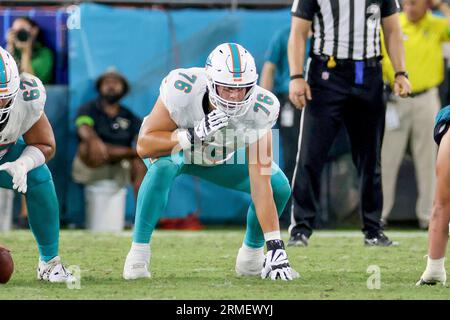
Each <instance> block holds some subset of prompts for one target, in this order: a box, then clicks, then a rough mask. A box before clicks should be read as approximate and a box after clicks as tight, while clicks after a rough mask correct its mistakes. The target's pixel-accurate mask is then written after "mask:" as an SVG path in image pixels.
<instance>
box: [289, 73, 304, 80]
mask: <svg viewBox="0 0 450 320" xmlns="http://www.w3.org/2000/svg"><path fill="white" fill-rule="evenodd" d="M290 79H291V80H295V79H303V73H299V74H293V75H292V76H290Z"/></svg>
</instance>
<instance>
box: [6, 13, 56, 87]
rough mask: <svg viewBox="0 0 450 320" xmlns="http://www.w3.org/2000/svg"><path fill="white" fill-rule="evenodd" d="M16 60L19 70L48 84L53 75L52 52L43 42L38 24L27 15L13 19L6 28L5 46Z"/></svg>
mask: <svg viewBox="0 0 450 320" xmlns="http://www.w3.org/2000/svg"><path fill="white" fill-rule="evenodd" d="M6 50H8V51H9V52H10V53H11V54H12V55H13V56H14V58H15V60H16V61H17V64H18V66H19V72H20V73H22V72H27V73H30V74H32V75H35V76H37V77H38V78H39V79H40V80H41V81H42V83H44V84H48V83H51V81H52V75H53V53H52V51H51V50H50V49H49V48H47V47H46V46H45V45H44V43H43V37H42V35H41V30H40V28H39V26H38V25H37V24H36V22H34V21H33V20H31V19H30V18H28V17H19V18H17V19H15V20H14V22H13V24H12V26H11V28H10V29H9V30H8V35H7V47H6Z"/></svg>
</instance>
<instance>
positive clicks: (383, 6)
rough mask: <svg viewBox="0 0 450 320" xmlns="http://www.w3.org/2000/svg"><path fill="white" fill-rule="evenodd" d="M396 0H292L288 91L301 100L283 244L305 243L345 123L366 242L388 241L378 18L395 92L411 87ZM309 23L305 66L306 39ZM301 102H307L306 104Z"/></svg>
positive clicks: (293, 98) (296, 102)
mask: <svg viewBox="0 0 450 320" xmlns="http://www.w3.org/2000/svg"><path fill="white" fill-rule="evenodd" d="M398 10H399V4H398V1H397V0H365V1H360V0H324V1H318V0H295V1H294V3H293V6H292V22H291V33H290V37H289V42H288V57H289V69H290V78H291V81H290V84H289V98H290V100H291V101H292V102H293V103H294V105H295V106H296V107H297V108H303V111H302V119H301V125H300V135H299V144H298V146H299V147H298V155H297V165H296V168H295V172H294V178H293V182H292V185H293V207H292V214H291V218H292V219H291V221H292V223H291V225H290V227H289V232H290V236H291V238H290V240H289V242H288V245H294V246H295V245H299V246H306V245H307V244H308V239H309V237H310V236H311V234H312V232H313V227H314V222H315V216H316V214H317V212H318V211H319V208H318V207H319V205H318V203H319V195H320V177H321V172H322V168H323V166H324V163H325V161H326V159H327V155H328V151H329V150H330V147H331V145H332V143H333V140H334V138H335V136H336V134H337V132H338V130H339V129H340V128H341V127H342V125H344V126H345V127H346V129H347V132H348V135H349V138H350V143H351V149H352V157H353V162H354V164H355V166H356V168H357V172H358V180H359V182H360V208H361V215H362V222H363V223H362V224H363V228H362V231H363V233H364V235H365V238H364V243H365V244H366V245H378V246H391V245H393V244H394V243H393V242H392V241H391V240H390V239H389V238H388V237H387V236H386V235H385V234H384V233H383V231H382V224H381V210H382V207H383V194H382V186H381V165H380V158H381V145H382V141H383V134H384V121H385V110H386V107H385V104H384V101H383V99H382V97H383V81H382V72H381V64H380V60H381V47H380V37H381V33H380V31H381V26H382V27H383V32H384V39H385V43H386V47H387V51H388V54H389V57H390V59H391V61H392V64H393V67H394V69H395V72H396V74H395V87H394V91H395V94H396V95H399V96H402V97H406V96H407V95H408V94H409V93H411V86H410V84H409V81H408V74H407V72H406V70H405V58H404V49H403V35H402V32H401V29H400V23H399V21H398ZM311 28H312V33H313V42H312V45H311V50H310V60H309V68H308V70H307V71H306V72H304V71H303V59H304V56H305V43H306V39H307V36H308V32H309V31H310V29H311ZM305 106H306V108H304V107H305Z"/></svg>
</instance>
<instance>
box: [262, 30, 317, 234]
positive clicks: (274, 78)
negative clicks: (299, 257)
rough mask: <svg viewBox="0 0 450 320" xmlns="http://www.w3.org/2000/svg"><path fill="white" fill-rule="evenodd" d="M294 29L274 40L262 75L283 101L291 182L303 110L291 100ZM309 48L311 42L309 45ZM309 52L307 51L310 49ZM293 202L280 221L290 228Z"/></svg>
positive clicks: (286, 160) (281, 119)
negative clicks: (289, 53)
mask: <svg viewBox="0 0 450 320" xmlns="http://www.w3.org/2000/svg"><path fill="white" fill-rule="evenodd" d="M290 30H291V27H290V26H287V27H285V28H283V29H281V30H279V31H278V32H277V33H276V34H275V36H274V37H273V38H272V40H271V42H270V44H269V48H268V49H267V51H266V56H265V62H264V66H263V69H262V72H261V81H260V86H261V87H263V88H264V89H267V90H269V91H272V92H273V93H275V95H276V96H277V98H278V100H280V116H279V117H278V120H277V127H278V128H279V130H280V138H281V143H282V148H283V160H284V161H283V164H282V165H281V167H282V168H283V171H284V173H285V174H286V177H287V178H288V179H289V181H291V180H292V176H293V175H294V168H295V158H296V156H297V143H298V134H299V129H300V116H301V110H299V109H297V108H295V107H294V106H293V105H292V103H291V102H290V101H289V81H290V79H289V63H288V57H287V44H288V39H289V33H290ZM307 45H308V46H309V42H308V44H307ZM307 53H308V49H307ZM307 55H308V54H306V55H305V56H307ZM290 201H291V200H289V202H288V203H287V205H286V207H285V208H284V212H283V214H282V216H281V217H280V221H281V223H282V224H284V225H286V226H287V225H289V216H290V214H289V212H290V210H291V202H290Z"/></svg>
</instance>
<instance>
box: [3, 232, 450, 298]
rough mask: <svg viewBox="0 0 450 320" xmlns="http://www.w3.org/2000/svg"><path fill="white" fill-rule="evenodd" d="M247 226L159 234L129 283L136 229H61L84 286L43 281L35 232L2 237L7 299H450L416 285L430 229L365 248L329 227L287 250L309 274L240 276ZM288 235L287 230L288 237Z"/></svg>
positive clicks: (442, 290) (357, 236)
mask: <svg viewBox="0 0 450 320" xmlns="http://www.w3.org/2000/svg"><path fill="white" fill-rule="evenodd" d="M243 232H244V231H243V230H236V229H233V230H217V229H214V230H206V231H199V232H187V231H184V232H183V231H159V230H158V231H156V232H155V234H154V237H153V242H152V261H151V272H152V278H151V279H142V280H137V281H124V280H122V277H121V274H122V267H123V262H124V259H125V256H126V254H127V252H128V249H129V246H130V241H131V233H130V232H123V233H121V234H92V233H89V232H86V231H68V230H64V231H62V232H61V241H60V248H61V250H60V254H61V256H62V257H63V259H64V261H65V263H66V264H67V265H78V266H79V267H80V270H81V282H80V284H81V288H80V289H68V288H67V287H66V285H64V284H50V283H43V282H39V281H37V280H36V278H35V277H36V273H35V268H36V266H37V249H36V245H35V242H34V239H33V237H32V234H31V232H29V231H13V232H10V233H4V234H0V243H2V244H4V245H6V246H8V247H9V248H10V249H11V250H12V254H13V258H14V262H15V272H14V275H13V277H12V279H11V281H10V282H9V283H7V284H6V285H0V300H3V299H258V300H259V299H448V298H449V297H450V288H448V287H444V286H434V287H421V288H416V287H415V282H416V280H417V279H418V277H419V276H420V274H421V273H422V271H423V269H424V268H425V264H426V259H425V258H424V255H425V254H426V248H427V234H426V233H425V232H412V231H410V232H408V231H397V232H394V231H391V232H388V233H387V234H388V235H389V236H390V237H391V238H392V239H394V240H397V241H399V242H400V246H398V247H392V248H376V247H364V246H363V245H362V234H361V233H360V232H358V231H351V232H348V231H333V232H331V231H321V232H316V233H315V234H314V236H313V237H312V238H311V242H310V246H309V247H307V248H291V247H289V248H287V251H288V255H289V260H290V262H291V265H292V266H293V267H294V268H295V269H296V270H297V271H298V272H300V274H301V278H300V279H296V280H295V281H291V282H282V281H276V282H275V281H270V280H262V279H260V278H258V277H255V278H240V277H238V276H236V275H235V272H234V263H235V258H236V254H237V250H238V248H239V246H240V244H241V241H242V238H243ZM283 236H284V238H285V239H286V238H287V234H284V235H283ZM371 265H376V266H378V267H379V268H380V289H372V290H370V289H368V287H367V280H368V278H369V277H370V276H371V274H370V273H367V269H368V267H369V266H371Z"/></svg>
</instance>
